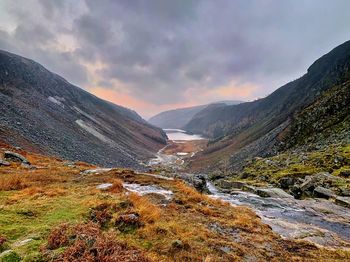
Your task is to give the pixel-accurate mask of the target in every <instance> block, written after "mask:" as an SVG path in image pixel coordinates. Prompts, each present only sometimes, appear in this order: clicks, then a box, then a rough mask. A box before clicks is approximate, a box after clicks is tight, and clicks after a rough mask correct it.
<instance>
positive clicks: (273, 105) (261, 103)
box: [185, 41, 350, 165]
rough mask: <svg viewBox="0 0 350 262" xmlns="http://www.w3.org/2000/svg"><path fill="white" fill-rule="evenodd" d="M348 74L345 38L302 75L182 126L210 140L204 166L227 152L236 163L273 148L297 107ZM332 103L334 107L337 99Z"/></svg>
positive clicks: (348, 47)
mask: <svg viewBox="0 0 350 262" xmlns="http://www.w3.org/2000/svg"><path fill="white" fill-rule="evenodd" d="M349 79H350V41H347V42H345V43H343V44H342V45H340V46H338V47H336V48H335V49H333V50H332V51H331V52H329V53H328V54H326V55H324V56H322V57H321V58H319V59H318V60H317V61H315V62H314V63H313V64H312V65H311V66H310V67H309V69H308V70H307V73H306V74H305V75H303V76H302V77H301V78H299V79H297V80H295V81H292V82H290V83H288V84H286V85H284V86H282V87H280V88H279V89H277V90H276V91H275V92H273V93H272V94H270V95H269V96H267V97H265V98H263V99H259V100H256V101H253V102H248V103H242V104H239V105H232V106H223V107H212V108H207V109H206V110H205V111H202V112H200V113H197V114H196V115H195V116H194V117H193V118H192V120H191V121H190V122H189V123H187V125H186V126H185V129H186V130H188V131H191V132H193V133H200V134H203V135H205V136H207V137H210V138H211V139H212V141H211V142H210V145H209V147H208V148H207V150H206V151H205V152H203V154H202V158H203V159H202V160H204V159H206V160H207V162H208V165H211V164H212V163H213V161H218V160H219V159H222V158H223V157H228V158H229V159H230V163H231V165H232V164H233V165H236V164H238V165H241V164H242V163H243V162H242V160H244V159H247V158H251V157H254V156H264V155H268V154H273V153H276V152H275V149H276V144H278V143H279V142H281V138H282V137H283V136H285V135H286V134H288V132H289V130H290V128H291V126H292V127H293V126H295V117H296V115H297V114H298V112H302V111H303V110H304V109H305V108H306V107H308V106H310V105H311V104H312V103H314V102H315V101H316V100H317V98H319V97H320V96H322V95H324V93H325V92H327V90H331V88H334V87H335V86H339V85H341V84H344V83H346V82H347V81H349ZM339 88H340V89H341V90H342V88H345V87H344V85H343V87H339ZM334 103H335V106H336V100H335V102H334ZM342 117H343V116H342ZM304 118H305V117H304ZM306 119H307V117H306ZM327 119H328V118H327ZM305 123H306V122H305ZM282 142H283V141H282ZM208 159H210V160H208Z"/></svg>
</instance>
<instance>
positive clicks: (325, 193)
mask: <svg viewBox="0 0 350 262" xmlns="http://www.w3.org/2000/svg"><path fill="white" fill-rule="evenodd" d="M314 196H316V197H322V198H327V199H328V198H333V197H335V193H334V192H333V191H332V190H330V189H328V188H324V187H321V186H318V187H316V188H315V189H314Z"/></svg>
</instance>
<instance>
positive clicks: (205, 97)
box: [0, 0, 350, 119]
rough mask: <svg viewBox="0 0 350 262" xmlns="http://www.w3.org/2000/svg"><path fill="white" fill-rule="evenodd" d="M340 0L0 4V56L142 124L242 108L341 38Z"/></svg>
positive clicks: (345, 17)
mask: <svg viewBox="0 0 350 262" xmlns="http://www.w3.org/2000/svg"><path fill="white" fill-rule="evenodd" d="M349 10H350V1H348V0H331V1H330V0H298V1H295V0H283V1H281V0H251V1H246V0H215V1H212V0H211V1H209V0H207V1H205V0H193V1H192V0H176V1H173V0H143V1H141V0H119V1H118V0H113V1H112V0H99V1H95V0H0V49H3V50H6V51H9V52H13V53H16V54H19V55H22V56H24V57H28V58H31V59H33V60H35V61H37V62H39V63H40V64H42V65H43V66H45V67H46V68H48V69H49V70H50V71H52V72H55V73H57V74H59V75H61V76H63V77H64V78H66V79H67V80H68V81H69V82H71V83H73V84H75V85H77V86H79V87H81V88H83V89H85V90H87V91H89V92H91V93H92V94H94V95H96V96H98V97H101V98H103V99H106V100H109V101H111V102H114V103H116V104H119V105H122V106H125V107H128V108H131V109H134V110H136V111H137V112H138V113H139V114H140V115H141V116H143V117H144V118H146V119H147V118H149V117H150V116H152V115H154V114H156V113H159V112H161V111H164V110H168V109H173V108H180V107H187V106H193V105H198V104H206V103H210V102H215V101H222V100H243V101H251V100H254V99H257V98H261V97H265V96H266V95H268V94H270V93H271V92H273V91H274V90H276V89H277V88H278V87H280V86H281V85H283V84H285V83H287V82H289V81H291V80H294V79H296V78H298V77H300V76H302V75H303V74H304V73H305V72H306V70H307V68H308V67H309V66H310V65H311V64H312V63H313V62H314V61H315V60H316V59H317V58H319V57H320V56H322V55H323V54H325V53H327V52H329V51H330V50H331V49H333V48H334V47H336V46H337V45H339V44H341V43H343V42H345V41H347V40H350V15H349Z"/></svg>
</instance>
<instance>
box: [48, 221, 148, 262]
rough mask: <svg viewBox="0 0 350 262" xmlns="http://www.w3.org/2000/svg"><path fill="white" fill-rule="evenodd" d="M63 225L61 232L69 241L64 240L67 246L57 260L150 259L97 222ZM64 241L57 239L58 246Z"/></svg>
mask: <svg viewBox="0 0 350 262" xmlns="http://www.w3.org/2000/svg"><path fill="white" fill-rule="evenodd" d="M62 226H63V229H64V230H59V232H60V233H61V232H65V237H66V238H64V239H68V240H69V241H63V242H62V243H63V245H64V246H67V247H66V249H65V250H64V252H63V253H61V254H60V255H59V256H58V257H57V258H56V261H71V262H78V261H94V262H98V261H126V262H138V261H139V262H148V261H149V259H147V258H146V257H145V255H144V253H143V252H142V251H140V250H138V249H136V248H133V247H129V246H128V245H126V244H125V243H121V242H119V241H117V239H116V238H115V236H114V235H113V234H111V233H108V234H106V233H103V232H102V231H101V229H100V228H99V226H98V225H97V224H94V223H92V222H89V223H87V224H78V225H76V226H70V227H69V226H67V225H66V224H63V225H61V227H62ZM52 234H55V235H57V229H54V230H53V231H52V233H51V234H50V235H52ZM59 239H61V238H59ZM49 242H50V238H49ZM62 243H61V241H55V244H56V247H57V248H58V247H62Z"/></svg>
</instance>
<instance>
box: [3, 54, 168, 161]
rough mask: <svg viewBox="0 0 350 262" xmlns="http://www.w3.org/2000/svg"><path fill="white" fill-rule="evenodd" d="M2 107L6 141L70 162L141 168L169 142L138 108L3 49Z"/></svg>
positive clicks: (4, 138)
mask: <svg viewBox="0 0 350 262" xmlns="http://www.w3.org/2000/svg"><path fill="white" fill-rule="evenodd" d="M0 111H1V114H0V139H2V140H4V141H6V142H8V143H10V144H12V145H15V146H20V147H23V148H25V149H30V150H35V151H37V152H41V153H45V154H51V155H57V156H59V157H62V158H65V159H70V160H82V161H86V162H89V163H95V164H99V165H103V166H122V167H139V166H140V165H139V162H140V161H143V160H146V159H148V158H149V157H151V156H153V154H154V152H156V151H157V150H158V149H159V148H161V147H162V146H164V144H165V143H166V135H165V133H164V132H163V131H162V130H161V129H159V128H157V127H154V126H152V125H150V124H148V123H147V122H146V121H145V120H143V119H142V118H141V117H140V116H139V115H138V114H137V113H136V112H134V111H132V110H129V109H127V108H124V107H121V106H118V105H115V104H112V103H110V102H107V101H104V100H102V99H99V98H97V97H96V96H94V95H92V94H90V93H88V92H86V91H84V90H82V89H80V88H79V87H76V86H74V85H72V84H70V83H68V82H67V81H66V80H65V79H63V78H62V77H60V76H58V75H56V74H54V73H51V72H49V71H48V70H47V69H45V68H44V67H43V66H41V65H40V64H38V63H36V62H34V61H32V60H29V59H26V58H23V57H20V56H17V55H14V54H11V53H8V52H5V51H0Z"/></svg>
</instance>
